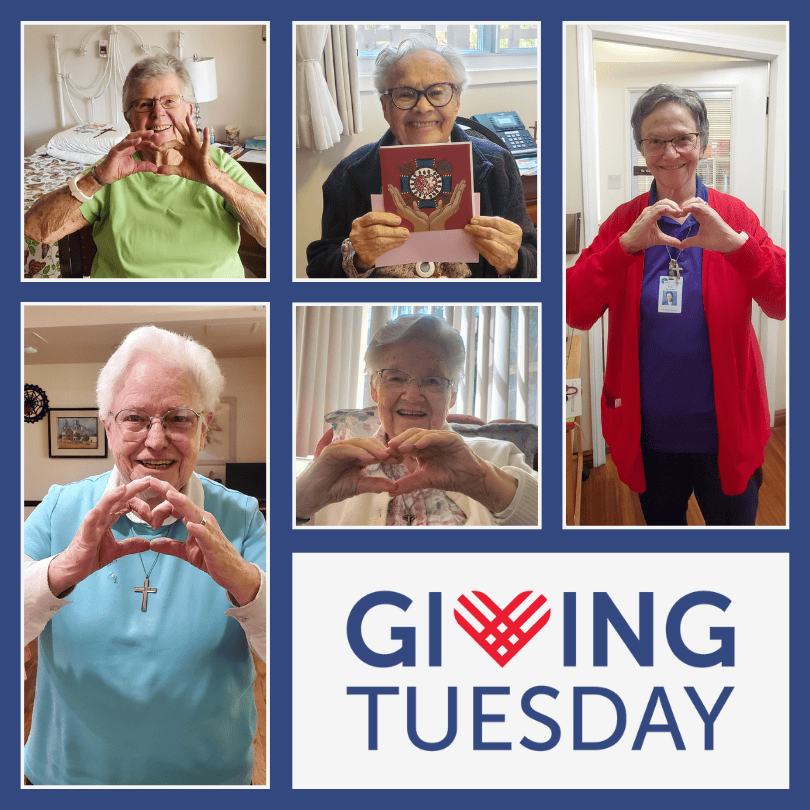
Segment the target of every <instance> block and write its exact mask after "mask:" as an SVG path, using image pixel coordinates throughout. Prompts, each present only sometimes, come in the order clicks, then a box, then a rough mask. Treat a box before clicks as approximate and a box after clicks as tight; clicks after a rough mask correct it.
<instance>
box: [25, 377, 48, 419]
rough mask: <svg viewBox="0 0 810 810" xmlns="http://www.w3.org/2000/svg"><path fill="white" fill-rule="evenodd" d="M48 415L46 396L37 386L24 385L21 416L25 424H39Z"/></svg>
mask: <svg viewBox="0 0 810 810" xmlns="http://www.w3.org/2000/svg"><path fill="white" fill-rule="evenodd" d="M46 413H48V395H47V394H46V393H45V392H44V391H43V390H42V389H41V388H40V387H39V386H38V385H29V384H28V383H26V384H25V388H24V389H23V416H24V417H25V421H26V422H39V420H40V419H43V418H44V417H45V414H46Z"/></svg>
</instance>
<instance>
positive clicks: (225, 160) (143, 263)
mask: <svg viewBox="0 0 810 810" xmlns="http://www.w3.org/2000/svg"><path fill="white" fill-rule="evenodd" d="M135 159H136V160H140V157H139V156H138V155H137V154H136V156H135ZM211 159H212V160H213V161H214V163H215V164H216V165H217V166H218V167H219V168H220V169H222V171H224V172H225V173H226V174H228V175H229V176H230V177H231V178H232V179H234V180H235V181H236V182H237V183H239V184H240V185H241V186H244V187H245V188H247V189H250V190H251V191H259V192H260V191H261V189H260V188H259V187H258V186H257V185H256V183H254V182H253V180H252V179H251V178H250V175H249V174H248V173H247V172H246V171H245V170H244V169H243V168H242V167H241V166H240V165H239V164H238V163H237V162H236V161H235V160H233V159H232V158H231V157H229V156H228V155H226V154H225V153H224V152H223V151H222V150H221V149H217V148H216V147H214V148H212V149H211ZM88 171H89V170H88ZM79 210H80V211H81V212H82V216H83V217H84V218H85V219H86V220H87V221H88V222H91V223H92V224H93V239H94V241H95V243H96V248H97V253H96V257H95V259H94V260H93V268H92V271H91V273H90V275H91V277H92V278H244V277H245V272H244V268H243V267H242V262H241V261H240V260H239V255H238V253H237V251H238V250H239V222H238V219H237V217H236V212H235V211H234V209H233V206H232V205H231V204H230V203H228V202H226V201H225V199H224V197H222V196H220V195H219V194H217V192H216V191H214V190H213V189H211V188H209V187H208V186H206V185H204V184H203V183H196V182H194V181H193V180H186V179H185V178H184V177H177V176H176V175H157V174H153V173H152V172H137V173H136V174H131V175H129V177H125V178H123V179H122V180H117V181H116V182H115V183H110V185H108V186H104V187H103V188H101V189H100V190H99V191H97V192H96V193H95V194H94V195H93V196H92V197H91V199H90V200H89V201H88V202H86V203H83V204H82V206H81V208H80V209H79Z"/></svg>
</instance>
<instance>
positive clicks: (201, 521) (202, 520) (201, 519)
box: [200, 515, 206, 526]
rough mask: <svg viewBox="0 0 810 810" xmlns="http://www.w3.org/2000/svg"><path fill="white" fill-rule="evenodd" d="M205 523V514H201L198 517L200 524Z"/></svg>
mask: <svg viewBox="0 0 810 810" xmlns="http://www.w3.org/2000/svg"><path fill="white" fill-rule="evenodd" d="M205 525H206V523H205V515H203V516H202V517H201V518H200V526H205Z"/></svg>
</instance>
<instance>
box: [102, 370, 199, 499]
mask: <svg viewBox="0 0 810 810" xmlns="http://www.w3.org/2000/svg"><path fill="white" fill-rule="evenodd" d="M124 408H137V409H139V410H142V411H145V412H146V413H148V414H150V415H152V416H163V414H165V413H166V412H167V411H170V410H171V409H172V408H191V409H192V410H194V411H196V412H197V413H200V412H201V411H202V398H201V395H200V392H199V389H198V388H197V386H196V385H195V383H194V381H193V380H192V378H191V377H190V376H189V374H188V373H187V372H185V371H183V370H182V369H179V368H177V367H175V366H171V365H167V364H166V363H163V362H162V361H161V360H159V359H157V358H145V359H143V360H139V361H137V362H136V363H135V364H134V365H132V366H131V367H130V369H129V371H128V372H126V374H125V376H124V378H123V382H122V384H121V386H120V387H119V389H118V391H117V392H116V395H115V397H114V398H113V401H112V409H111V410H112V413H111V414H108V415H107V416H106V417H105V419H104V427H105V428H106V431H107V441H108V442H109V444H110V449H111V450H112V453H113V457H114V458H115V466H116V467H117V468H118V470H119V472H120V473H121V475H122V476H123V479H124V482H125V483H129V482H130V481H135V480H136V479H138V478H144V477H145V476H147V475H151V476H153V477H154V478H159V479H161V480H162V481H167V482H168V483H170V484H171V485H172V486H173V487H174V488H175V489H177V490H180V489H182V488H183V487H184V486H185V485H186V484H187V483H188V480H189V478H190V477H191V473H192V472H193V471H194V467H195V466H196V464H197V455H198V454H199V452H200V449H201V448H202V446H203V444H204V443H205V434H206V431H207V430H208V423H209V421H210V419H211V414H202V415H201V417H200V419H199V420H198V423H197V429H196V430H195V431H194V432H193V433H192V434H190V435H189V436H188V437H187V438H184V439H183V440H180V441H178V440H176V439H170V438H169V436H168V434H167V433H166V431H165V430H163V426H162V425H161V424H160V422H158V421H157V420H156V419H155V420H153V421H152V424H151V426H150V428H149V430H148V431H145V432H144V433H142V434H140V437H139V438H138V439H135V440H132V439H126V438H124V436H123V434H122V431H121V429H120V427H119V426H118V424H117V423H116V422H115V420H114V418H113V417H114V416H115V414H117V413H118V412H119V411H121V410H123V409H124Z"/></svg>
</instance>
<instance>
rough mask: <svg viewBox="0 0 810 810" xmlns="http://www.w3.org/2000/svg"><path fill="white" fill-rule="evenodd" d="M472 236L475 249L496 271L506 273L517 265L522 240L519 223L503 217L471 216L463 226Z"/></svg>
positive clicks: (501, 273)
mask: <svg viewBox="0 0 810 810" xmlns="http://www.w3.org/2000/svg"><path fill="white" fill-rule="evenodd" d="M464 230H465V232H466V233H468V234H471V235H472V237H473V245H474V246H475V249H476V250H477V251H478V252H479V253H480V254H481V255H482V256H483V257H484V258H485V259H486V260H487V261H488V262H489V263H490V264H491V265H492V266H493V267H494V268H495V269H496V270H497V271H498V275H501V276H503V275H506V274H507V273H509V272H511V271H512V270H514V269H515V268H516V267H517V264H518V250H519V248H520V246H521V244H522V242H523V230H522V229H521V227H520V225H517V224H516V223H514V222H511V221H510V220H508V219H504V218H503V217H473V218H472V219H471V220H470V221H469V223H468V224H467V225H465V226H464Z"/></svg>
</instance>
